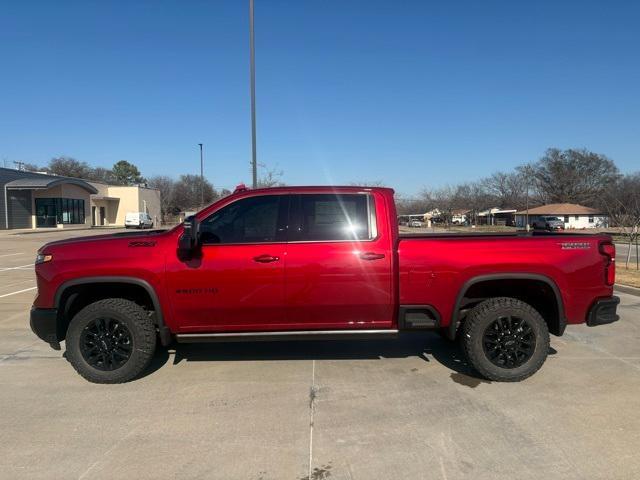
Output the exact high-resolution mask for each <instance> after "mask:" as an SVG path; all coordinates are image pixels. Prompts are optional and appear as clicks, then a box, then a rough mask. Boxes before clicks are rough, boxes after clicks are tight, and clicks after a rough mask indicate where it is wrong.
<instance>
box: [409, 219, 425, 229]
mask: <svg viewBox="0 0 640 480" xmlns="http://www.w3.org/2000/svg"><path fill="white" fill-rule="evenodd" d="M409 226H410V227H413V228H422V227H424V222H421V221H420V220H411V222H409Z"/></svg>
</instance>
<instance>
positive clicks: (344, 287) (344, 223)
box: [285, 193, 393, 329]
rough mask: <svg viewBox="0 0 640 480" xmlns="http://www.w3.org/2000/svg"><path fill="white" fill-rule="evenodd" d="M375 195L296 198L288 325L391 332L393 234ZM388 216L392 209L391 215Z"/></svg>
mask: <svg viewBox="0 0 640 480" xmlns="http://www.w3.org/2000/svg"><path fill="white" fill-rule="evenodd" d="M377 203H378V204H379V207H380V208H382V203H384V199H383V197H382V196H379V197H377V196H376V195H375V194H374V193H349V194H325V193H322V194H316V193H309V194H300V195H294V196H292V197H291V207H290V208H291V210H290V218H289V235H288V240H289V242H288V244H287V255H286V266H285V277H286V282H285V306H286V307H285V308H286V310H287V323H288V324H289V325H290V326H291V327H292V328H301V329H341V328H389V327H390V326H391V325H392V320H393V304H392V300H393V297H392V285H393V283H392V272H391V265H392V248H391V239H390V233H389V232H385V231H378V222H377V218H376V204H377ZM385 211H386V210H385Z"/></svg>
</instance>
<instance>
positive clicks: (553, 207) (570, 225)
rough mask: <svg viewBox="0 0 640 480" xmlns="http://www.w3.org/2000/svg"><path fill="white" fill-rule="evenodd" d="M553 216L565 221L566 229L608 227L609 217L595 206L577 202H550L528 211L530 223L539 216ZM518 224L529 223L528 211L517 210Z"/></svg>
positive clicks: (523, 226)
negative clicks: (591, 206) (586, 205)
mask: <svg viewBox="0 0 640 480" xmlns="http://www.w3.org/2000/svg"><path fill="white" fill-rule="evenodd" d="M541 216H552V217H558V218H560V219H561V220H563V221H564V228H566V229H583V228H597V227H606V226H608V224H609V217H608V216H607V215H606V214H604V213H602V212H601V211H599V210H596V209H595V208H589V207H585V206H584V205H578V204H576V203H550V204H548V205H542V206H541V207H535V208H530V209H529V211H528V220H529V225H531V223H532V222H534V221H535V220H536V219H537V218H538V217H541ZM516 225H517V226H518V227H520V228H525V226H526V225H527V211H526V210H522V211H520V212H516Z"/></svg>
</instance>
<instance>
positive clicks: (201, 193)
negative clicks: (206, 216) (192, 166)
mask: <svg viewBox="0 0 640 480" xmlns="http://www.w3.org/2000/svg"><path fill="white" fill-rule="evenodd" d="M198 145H200V208H203V207H204V157H203V154H202V144H201V143H199V144H198Z"/></svg>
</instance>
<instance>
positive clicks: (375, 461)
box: [0, 231, 640, 480]
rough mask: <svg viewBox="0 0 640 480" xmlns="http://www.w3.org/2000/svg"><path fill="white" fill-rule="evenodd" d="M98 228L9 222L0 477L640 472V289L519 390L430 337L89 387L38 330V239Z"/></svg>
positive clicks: (554, 354) (242, 355)
mask: <svg viewBox="0 0 640 480" xmlns="http://www.w3.org/2000/svg"><path fill="white" fill-rule="evenodd" d="M92 233H95V232H89V231H83V232H54V233H46V234H29V235H20V236H17V235H11V234H9V233H6V232H4V233H0V478H7V479H14V478H20V479H30V478H41V479H69V478H78V479H102V478H104V479H112V478H142V479H147V478H153V479H158V478H181V479H190V478H201V479H218V478H219V479H243V480H245V479H246V480H258V479H263V480H267V479H309V478H311V479H331V480H337V479H405V478H406V479H421V478H422V479H439V478H442V479H446V480H452V479H461V478H473V479H513V478H517V479H541V478H546V479H556V478H558V479H590V480H592V479H626V478H628V479H637V478H640V455H638V445H640V415H639V410H640V408H639V407H640V297H635V296H630V295H626V294H620V297H621V298H622V305H621V307H620V313H621V315H622V319H621V321H620V322H618V323H616V324H613V325H610V326H603V327H598V328H588V327H586V326H577V327H570V328H568V329H567V333H566V334H565V336H564V337H562V338H556V337H552V341H551V346H552V349H551V355H550V356H549V359H548V361H547V363H546V364H545V365H544V367H543V368H542V370H541V371H540V372H538V373H537V374H536V375H534V376H533V377H531V378H530V379H528V380H526V381H524V382H522V383H517V384H499V383H491V382H486V381H482V380H479V379H477V378H475V377H474V376H473V373H472V372H471V371H470V370H469V369H468V367H467V366H466V364H465V362H464V360H463V359H462V357H461V355H460V352H459V351H458V350H457V349H456V348H455V347H454V346H451V345H450V344H448V343H447V342H445V341H444V340H442V339H440V338H439V337H438V336H437V335H435V334H430V333H428V334H416V335H412V336H404V337H402V338H401V339H400V340H398V341H396V340H385V341H380V340H378V341H349V342H347V341H339V342H309V343H273V344H269V343H248V344H228V345H223V344H211V345H185V346H179V347H178V349H177V351H175V350H169V351H166V350H163V351H161V352H159V353H158V354H157V355H156V358H155V360H154V362H153V365H152V369H151V371H150V372H149V373H148V374H147V375H146V376H144V377H143V378H140V379H139V380H137V381H134V382H131V383H128V384H125V385H94V384H91V383H88V382H86V381H85V380H83V379H82V378H81V377H80V376H78V375H77V374H76V373H75V371H74V370H73V369H72V368H71V366H70V365H69V364H68V363H67V361H66V360H65V359H64V357H63V352H57V351H53V350H51V349H50V348H49V347H48V346H47V345H46V344H44V343H43V342H42V341H40V340H39V339H37V338H36V337H35V336H34V335H33V334H32V333H31V331H30V329H29V326H28V311H29V306H30V304H31V301H32V300H33V297H34V294H35V282H34V275H33V266H32V263H33V258H34V255H35V251H36V249H37V248H38V247H39V246H40V245H41V244H43V243H44V242H47V241H50V240H53V239H59V238H66V237H69V236H73V235H87V234H92ZM104 233H110V232H104Z"/></svg>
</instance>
